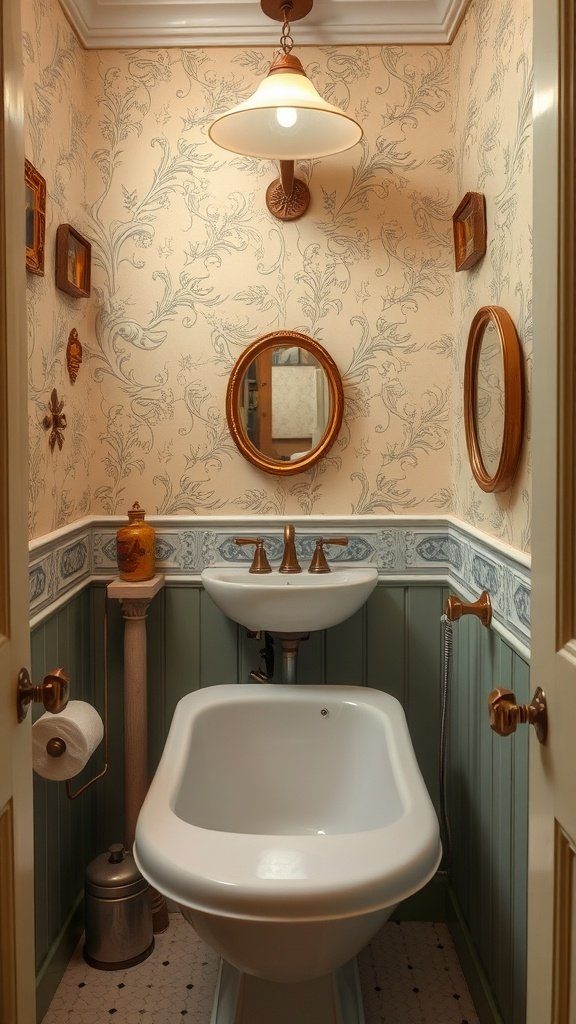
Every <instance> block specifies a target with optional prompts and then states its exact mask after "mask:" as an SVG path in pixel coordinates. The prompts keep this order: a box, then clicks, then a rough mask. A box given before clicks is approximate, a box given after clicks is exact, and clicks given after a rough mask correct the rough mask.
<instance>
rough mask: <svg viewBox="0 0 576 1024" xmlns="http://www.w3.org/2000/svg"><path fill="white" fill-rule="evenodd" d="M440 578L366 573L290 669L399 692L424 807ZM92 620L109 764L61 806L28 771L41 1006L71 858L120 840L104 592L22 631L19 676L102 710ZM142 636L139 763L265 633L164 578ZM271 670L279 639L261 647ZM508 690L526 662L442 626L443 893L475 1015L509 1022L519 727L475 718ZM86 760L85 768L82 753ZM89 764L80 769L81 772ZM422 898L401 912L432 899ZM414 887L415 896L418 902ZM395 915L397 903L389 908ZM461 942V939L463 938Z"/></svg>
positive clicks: (112, 663)
mask: <svg viewBox="0 0 576 1024" xmlns="http://www.w3.org/2000/svg"><path fill="white" fill-rule="evenodd" d="M446 595H447V589H446V587H445V586H443V585H442V584H440V583H437V582H430V583H425V582H419V583H418V584H404V583H394V582H385V583H379V584H378V586H377V588H376V590H375V591H374V592H373V594H372V595H371V597H370V599H369V601H368V602H367V604H366V605H365V607H364V608H363V609H361V611H359V612H358V613H357V614H356V615H354V616H353V617H352V618H351V619H349V620H348V621H347V622H345V623H342V625H340V626H338V627H335V628H333V629H330V630H327V631H325V632H321V633H312V634H310V637H309V639H307V640H305V641H303V642H302V643H301V645H300V650H299V655H298V680H299V681H300V682H301V683H303V684H305V683H351V684H357V685H365V686H372V687H375V688H377V689H380V690H385V691H387V692H389V693H392V694H393V695H394V696H396V697H397V698H398V699H399V700H400V701H401V703H402V704H403V706H404V708H405V710H406V715H407V718H408V723H409V727H410V731H411V735H412V740H413V743H414V748H415V751H416V755H417V758H418V761H419V764H420V767H421V770H422V773H423V776H424V779H425V781H426V784H427V786H428V788H429V791H430V793H431V795H432V798H433V800H434V802H435V804H436V806H437V807H438V806H439V799H440V792H439V788H440V787H439V745H440V715H441V674H442V626H441V615H442V611H443V608H444V604H445V599H446ZM105 620H106V621H107V631H106V637H107V648H108V651H107V661H106V663H107V674H108V688H109V721H108V730H109V769H108V772H107V774H106V775H105V776H104V778H103V779H101V780H100V781H99V782H98V783H97V784H96V785H95V786H94V787H93V788H92V789H91V790H89V791H88V792H87V793H86V794H85V795H83V796H82V797H80V798H79V799H78V800H77V801H75V802H74V803H73V804H70V803H69V801H68V800H67V798H66V794H65V789H64V786H63V785H61V784H57V783H48V782H45V781H43V780H41V779H38V778H36V779H35V827H36V831H35V849H36V895H37V899H36V928H37V966H38V971H39V993H40V995H39V1008H40V1010H41V1011H42V1012H43V1009H45V1006H46V1001H47V998H49V996H50V995H51V992H52V991H53V989H54V987H55V984H56V983H57V980H58V976H59V974H58V972H59V971H60V972H61V970H62V964H63V962H64V952H65V951H69V949H70V948H72V946H71V944H73V941H74V940H75V939H77V937H78V928H79V923H78V922H79V920H81V915H80V913H79V910H81V907H80V905H79V899H80V897H81V893H82V889H83V880H84V871H85V867H86V864H87V863H88V862H89V861H90V860H91V859H92V857H93V856H95V855H96V854H98V853H101V852H102V851H103V850H105V849H106V848H107V846H108V845H109V844H110V843H112V842H118V841H121V839H122V838H123V802H124V766H123V697H122V691H123V647H124V642H123V637H124V620H123V617H122V608H121V605H120V603H119V602H118V601H107V599H106V589H105V584H104V583H95V584H93V585H92V586H91V587H90V588H88V589H87V590H86V591H84V592H83V593H81V594H79V595H77V596H76V597H74V598H72V599H71V600H70V602H69V603H68V604H67V605H66V606H65V607H64V608H61V609H59V610H58V611H56V612H55V613H54V614H53V615H52V616H51V617H50V618H48V619H46V620H45V621H44V622H43V624H42V625H40V626H38V627H37V628H36V629H35V630H34V631H33V635H32V668H33V675H34V678H35V679H37V678H41V676H42V674H43V673H45V672H46V671H48V669H50V668H53V667H54V666H56V665H62V666H63V667H65V668H68V670H69V671H70V673H71V676H72V685H73V691H72V692H73V696H74V697H77V698H79V699H82V700H89V701H91V702H92V703H94V704H95V706H96V707H97V708H98V710H99V711H100V712H102V699H103V682H104V650H105V646H106V644H105V639H104V623H105ZM147 642H148V663H147V671H148V711H149V715H148V718H149V726H148V755H149V768H150V774H151V775H152V773H153V771H154V769H155V767H156V765H157V763H158V760H159V758H160V755H161V752H162V749H163V746H164V742H165V739H166V735H167V732H168V729H169V727H170V722H171V719H172V715H173V712H174V708H175V706H176V704H177V702H178V700H180V698H181V697H183V696H184V695H185V694H187V693H189V692H191V691H193V690H196V689H199V688H201V687H206V686H214V685H217V684H220V683H243V682H247V681H248V680H249V676H250V671H251V670H252V669H257V668H258V667H259V666H260V662H261V657H260V650H261V649H262V648H263V647H264V637H262V638H254V637H248V636H247V634H246V630H244V629H242V628H241V627H239V626H237V625H235V624H234V623H233V622H230V621H229V620H228V619H227V618H226V617H225V616H224V615H222V613H221V612H220V611H219V610H218V609H217V608H216V606H215V605H214V603H213V602H212V601H211V599H210V598H209V597H208V595H207V594H206V593H205V592H204V590H203V589H202V587H201V586H200V585H199V584H198V583H186V582H182V581H177V582H172V581H169V582H167V583H166V585H165V587H164V588H163V589H162V590H161V591H160V593H159V594H158V595H157V596H156V597H155V598H154V600H153V601H152V602H151V604H150V607H149V610H148V619H147ZM275 663H276V664H275V675H274V678H275V679H276V680H280V678H281V669H282V666H281V651H280V648H279V644H278V643H276V645H275ZM497 685H500V686H509V687H510V688H511V689H513V690H514V691H515V693H516V696H517V698H518V700H519V701H527V700H529V699H530V693H529V669H528V666H527V664H526V663H525V661H523V660H522V658H520V657H519V655H517V654H516V653H515V652H514V651H512V649H511V648H510V647H509V646H508V645H507V644H506V643H505V642H504V641H503V640H502V639H501V638H499V636H498V635H497V634H496V633H495V632H494V631H493V630H486V629H485V628H484V627H483V626H482V625H481V624H480V623H479V622H478V620H477V619H475V618H469V617H465V618H463V619H461V620H460V621H459V622H458V623H455V624H454V657H453V663H452V672H451V686H450V696H449V735H448V775H447V778H448V795H449V810H450V823H451V839H452V842H451V857H450V864H449V878H450V885H449V890H450V905H451V906H452V907H453V908H454V911H453V917H454V919H455V920H456V919H457V922H458V924H457V925H455V928H456V932H457V933H458V934H459V935H460V936H462V935H465V936H466V940H465V945H466V949H467V951H468V952H467V953H466V954H465V955H464V962H465V966H466V970H467V972H468V981H469V984H470V986H471V989H472V991H473V992H476V993H477V994H478V1004H479V1007H480V1010H479V1012H480V1015H481V1020H482V1024H494V1022H495V1021H496V1020H499V1019H501V1020H502V1021H503V1024H523V1021H524V1015H525V994H524V993H525V977H526V879H527V807H528V767H527V758H528V729H527V727H524V728H521V729H520V730H519V731H518V733H517V734H516V735H515V736H514V737H509V738H506V739H501V738H500V737H497V736H496V735H495V734H494V733H492V731H491V730H490V728H489V724H488V714H487V696H488V693H489V692H490V690H491V689H492V688H493V687H494V686H497ZM92 761H93V762H95V763H94V765H92V764H91V765H90V766H89V769H90V773H91V771H92V770H93V769H94V768H96V767H99V765H100V756H99V754H95V755H94V757H93V758H92ZM88 774H89V773H88V771H87V772H85V773H83V775H82V776H81V777H79V780H77V781H78V782H81V781H83V779H84V778H85V777H87V775H88ZM432 895H433V893H432V890H430V893H429V894H428V896H426V893H423V894H422V897H421V899H420V900H418V899H415V900H414V901H412V903H411V904H410V906H408V905H407V907H406V908H405V910H406V913H407V914H409V915H410V917H414V915H416V916H418V914H419V913H424V914H426V913H432V912H434V911H433V908H434V907H437V908H440V910H441V912H442V913H443V912H444V911H443V909H442V908H443V907H444V901H443V900H440V901H439V900H438V898H437V896H434V898H432ZM425 897H426V898H425ZM396 916H397V917H401V916H402V906H400V908H399V910H398V911H397V913H396ZM462 948H464V947H463V946H462Z"/></svg>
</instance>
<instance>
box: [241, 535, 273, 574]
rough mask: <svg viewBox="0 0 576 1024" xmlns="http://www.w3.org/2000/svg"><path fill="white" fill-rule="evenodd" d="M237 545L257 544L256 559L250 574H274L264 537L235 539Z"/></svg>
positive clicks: (253, 561) (253, 560)
mask: <svg viewBox="0 0 576 1024" xmlns="http://www.w3.org/2000/svg"><path fill="white" fill-rule="evenodd" d="M234 543H235V544H255V545H256V550H255V551H254V558H253V559H252V565H251V566H250V568H249V570H248V572H253V573H259V574H262V573H266V572H272V568H271V566H270V562H269V561H268V556H267V555H266V549H265V547H264V538H263V537H234Z"/></svg>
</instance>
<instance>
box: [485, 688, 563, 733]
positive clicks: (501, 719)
mask: <svg viewBox="0 0 576 1024" xmlns="http://www.w3.org/2000/svg"><path fill="white" fill-rule="evenodd" d="M488 715H489V717H490V728H491V729H493V730H494V732H497V733H498V735H499V736H510V735H511V734H512V733H513V732H516V727H517V726H518V725H520V724H522V723H524V722H528V723H529V724H530V725H533V726H534V729H535V732H536V736H537V738H538V740H539V741H540V743H545V742H546V736H547V735H548V709H547V706H546V695H545V693H544V691H543V689H542V688H541V687H540V686H538V687H537V688H536V692H535V693H534V696H533V698H532V703H531V704H517V703H516V697H515V695H514V693H513V692H512V690H503V689H496V690H492V692H491V693H490V695H489V697H488Z"/></svg>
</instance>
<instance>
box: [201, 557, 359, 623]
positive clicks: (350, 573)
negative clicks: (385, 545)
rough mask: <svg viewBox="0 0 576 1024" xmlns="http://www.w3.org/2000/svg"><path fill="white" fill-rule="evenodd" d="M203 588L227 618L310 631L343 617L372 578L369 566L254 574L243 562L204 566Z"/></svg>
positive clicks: (356, 604)
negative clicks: (315, 571) (236, 565)
mask: <svg viewBox="0 0 576 1024" xmlns="http://www.w3.org/2000/svg"><path fill="white" fill-rule="evenodd" d="M201 579H202V583H203V585H204V588H205V590H206V591H207V593H208V594H210V597H211V598H212V600H213V601H214V603H215V604H216V605H217V606H218V608H220V611H222V612H224V614H225V615H227V616H228V618H230V619H233V620H234V622H238V623H239V624H240V625H241V626H244V627H245V628H246V629H250V630H254V631H257V630H264V631H266V632H269V633H278V634H285V633H310V632H312V630H316V629H328V628H329V627H330V626H337V625H338V623H339V622H344V620H345V619H348V618H349V617H350V616H351V615H353V614H354V612H357V611H358V609H359V608H361V607H362V605H363V604H364V603H365V601H366V600H367V599H368V597H369V596H370V594H371V593H372V591H373V590H374V587H375V586H376V583H377V580H378V571H377V569H376V568H375V567H374V566H358V567H352V568H345V567H344V566H336V567H335V568H333V569H331V571H330V572H329V573H325V574H318V575H316V574H314V573H307V572H302V573H297V574H283V573H279V572H278V571H277V570H274V571H273V572H271V573H268V574H264V575H260V574H254V573H250V572H249V570H248V568H247V567H242V568H236V567H234V568H230V567H228V566H225V567H222V568H218V567H212V568H210V569H204V571H203V572H202V576H201Z"/></svg>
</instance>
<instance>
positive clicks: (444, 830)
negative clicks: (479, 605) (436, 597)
mask: <svg viewBox="0 0 576 1024" xmlns="http://www.w3.org/2000/svg"><path fill="white" fill-rule="evenodd" d="M440 622H441V623H442V631H443V643H442V686H441V696H440V834H441V838H442V849H443V851H444V855H443V857H442V864H441V870H442V871H444V872H446V871H447V870H448V868H449V866H450V857H451V843H452V837H451V834H450V822H449V820H448V810H447V803H448V797H447V787H446V749H447V742H448V697H449V693H450V674H451V669H452V650H453V633H452V622H451V620H450V619H449V618H448V616H447V615H446V614H444V615H442V616H441V617H440Z"/></svg>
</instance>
